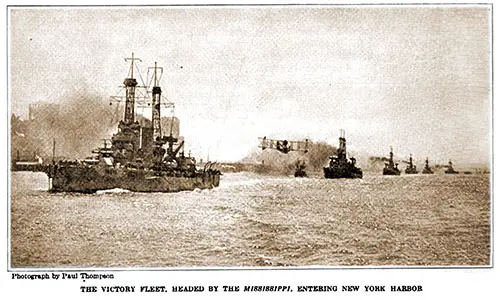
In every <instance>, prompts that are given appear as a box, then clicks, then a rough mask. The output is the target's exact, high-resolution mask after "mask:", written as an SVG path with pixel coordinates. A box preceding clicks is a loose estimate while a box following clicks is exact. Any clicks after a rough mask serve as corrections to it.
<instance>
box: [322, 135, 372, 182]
mask: <svg viewBox="0 0 500 300" xmlns="http://www.w3.org/2000/svg"><path fill="white" fill-rule="evenodd" d="M323 171H324V174H325V178H363V171H361V169H360V168H358V167H356V159H355V158H354V157H351V159H350V160H349V159H347V147H346V139H345V132H344V131H343V130H341V131H340V137H339V147H338V148H337V155H332V156H330V162H329V164H328V166H326V167H324V168H323Z"/></svg>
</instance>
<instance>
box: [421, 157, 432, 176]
mask: <svg viewBox="0 0 500 300" xmlns="http://www.w3.org/2000/svg"><path fill="white" fill-rule="evenodd" d="M422 174H434V172H433V171H432V170H431V168H430V167H429V158H426V159H425V167H424V169H423V170H422Z"/></svg>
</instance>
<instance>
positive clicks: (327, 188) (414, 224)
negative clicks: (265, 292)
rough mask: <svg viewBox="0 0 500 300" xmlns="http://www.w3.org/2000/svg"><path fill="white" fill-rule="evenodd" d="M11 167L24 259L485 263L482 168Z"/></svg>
mask: <svg viewBox="0 0 500 300" xmlns="http://www.w3.org/2000/svg"><path fill="white" fill-rule="evenodd" d="M46 189H47V178H46V177H45V175H44V174H42V173H28V172H15V173H13V174H12V197H11V208H12V215H11V224H12V227H11V261H12V266H13V267H31V266H50V267H58V266H73V267H75V266H76V267H82V266H99V267H107V266H115V267H116V266H119V267H126V266H161V267H172V266H175V267H190V266H211V267H212V266H214V267H227V266H230V267H237V266H266V267H275V266H346V265H348V266H387V265H397V266H411V265H425V266H443V265H489V264H490V190H489V175H487V174H484V175H483V174H482V175H444V174H441V175H402V176H400V177H387V176H381V175H378V174H365V177H364V178H363V179H362V180H359V179H355V180H352V179H345V180H344V179H339V180H328V179H323V178H319V177H318V178H293V177H267V176H263V175H257V174H253V173H235V174H225V175H224V176H223V178H222V180H221V185H220V187H218V188H216V189H213V190H201V191H200V190H196V191H191V192H181V193H174V194H162V193H153V194H147V193H131V192H127V191H123V190H112V191H103V192H99V193H97V194H94V195H81V194H68V193H62V194H51V193H48V192H47V191H45V190H46Z"/></svg>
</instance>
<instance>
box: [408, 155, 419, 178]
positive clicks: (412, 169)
mask: <svg viewBox="0 0 500 300" xmlns="http://www.w3.org/2000/svg"><path fill="white" fill-rule="evenodd" d="M405 174H418V171H417V166H415V165H414V164H413V157H412V156H411V154H410V161H409V162H408V166H407V167H406V169H405Z"/></svg>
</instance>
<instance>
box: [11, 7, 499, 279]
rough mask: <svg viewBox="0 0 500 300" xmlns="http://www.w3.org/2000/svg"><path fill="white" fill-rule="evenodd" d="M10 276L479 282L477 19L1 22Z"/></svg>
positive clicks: (439, 10)
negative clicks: (311, 272)
mask: <svg viewBox="0 0 500 300" xmlns="http://www.w3.org/2000/svg"><path fill="white" fill-rule="evenodd" d="M7 54H8V57H7V58H6V60H7V65H8V71H7V82H8V87H7V99H8V106H9V107H8V112H7V113H6V115H5V117H6V118H8V121H6V122H8V123H9V129H8V141H6V144H7V145H6V148H7V149H8V150H7V152H6V156H8V157H7V158H6V159H7V160H8V164H9V166H8V167H9V168H10V170H9V174H8V192H7V199H8V211H7V215H8V216H7V219H8V222H7V223H8V229H7V231H8V249H7V250H8V266H7V267H8V269H9V270H12V271H16V270H26V269H27V270H33V269H37V270H38V269H42V270H45V269H47V270H51V269H52V270H60V269H64V268H72V269H75V270H92V268H99V269H101V270H106V269H107V268H111V269H113V270H116V269H118V270H123V269H127V270H141V269H144V268H155V269H156V268H157V269H159V270H185V269H189V270H192V269H194V270H204V269H207V268H208V269H217V270H232V269H240V268H243V269H250V270H260V269H271V270H288V269H295V268H298V269H316V268H320V269H337V268H356V269H366V268H395V269H405V268H444V269H447V268H456V267H470V268H488V267H492V264H493V262H492V253H493V252H492V247H493V245H492V226H493V224H492V205H493V201H492V196H493V193H492V191H493V187H492V183H493V181H492V175H493V164H492V161H493V150H492V149H493V144H492V141H493V126H492V124H493V92H492V86H493V82H492V78H493V77H492V74H493V73H492V72H493V66H492V5H489V4H462V5H454V4H442V5H431V4H429V5H424V4H420V5H418V4H415V5H380V4H379V5H376V4H372V5H347V4H346V5H189V6H183V5H171V6H166V5H164V6H139V5H138V6H119V5H118V6H43V7H42V6H9V7H8V8H7Z"/></svg>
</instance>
